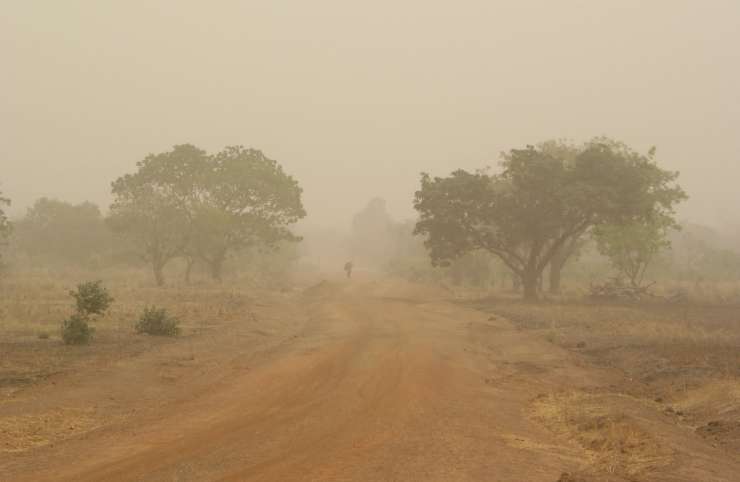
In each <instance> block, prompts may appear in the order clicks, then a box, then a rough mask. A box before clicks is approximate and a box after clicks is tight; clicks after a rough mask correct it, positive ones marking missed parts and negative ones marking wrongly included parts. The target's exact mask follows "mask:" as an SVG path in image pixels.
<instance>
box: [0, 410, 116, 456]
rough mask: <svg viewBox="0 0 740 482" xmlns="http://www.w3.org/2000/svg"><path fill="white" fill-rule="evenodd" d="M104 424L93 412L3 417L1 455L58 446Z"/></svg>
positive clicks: (79, 411) (54, 411)
mask: <svg viewBox="0 0 740 482" xmlns="http://www.w3.org/2000/svg"><path fill="white" fill-rule="evenodd" d="M107 421H108V422H109V420H107ZM101 423H102V421H101V418H100V417H97V416H96V415H95V413H94V410H92V409H89V410H76V409H57V410H52V411H47V412H44V413H41V414H34V415H19V416H11V417H3V418H0V440H1V441H2V445H0V453H2V452H5V453H19V452H24V451H26V450H29V449H33V448H36V447H42V446H44V445H49V444H52V443H56V442H59V441H61V440H65V439H68V438H71V437H74V436H76V435H78V434H80V433H84V432H87V431H89V430H92V429H94V428H95V427H96V426H98V425H100V424H101Z"/></svg>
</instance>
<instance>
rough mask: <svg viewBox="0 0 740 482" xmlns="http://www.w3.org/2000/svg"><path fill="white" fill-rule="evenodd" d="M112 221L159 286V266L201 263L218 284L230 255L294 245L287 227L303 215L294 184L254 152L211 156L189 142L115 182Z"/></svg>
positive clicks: (275, 165) (236, 149)
mask: <svg viewBox="0 0 740 482" xmlns="http://www.w3.org/2000/svg"><path fill="white" fill-rule="evenodd" d="M113 194H114V196H115V202H114V204H113V205H112V206H111V217H110V219H111V224H112V226H114V228H115V229H117V230H118V231H120V232H122V233H125V234H128V235H129V236H130V237H132V238H133V239H135V240H138V241H139V243H140V245H141V248H142V249H141V251H142V253H143V254H144V255H145V257H146V259H147V260H148V261H150V262H151V263H152V268H153V271H154V275H155V278H156V280H157V283H158V284H163V283H164V275H163V269H164V266H165V264H166V263H167V262H168V261H169V260H171V259H173V258H176V257H184V258H186V260H187V262H188V270H187V274H186V276H188V275H189V271H190V266H192V263H193V262H194V261H195V260H196V259H199V260H201V261H203V262H204V263H205V264H206V265H207V266H208V267H209V270H210V273H211V275H212V277H213V278H214V279H216V280H220V279H221V276H222V270H223V265H224V262H225V260H226V259H227V257H228V255H229V254H230V253H231V252H233V251H235V250H239V249H242V248H246V247H249V246H255V245H257V244H260V245H263V246H275V245H277V244H278V243H279V242H281V241H286V240H288V241H290V240H297V239H298V238H297V237H296V236H294V235H293V234H292V233H291V232H290V230H289V229H288V227H289V225H291V224H293V223H295V222H296V221H298V220H299V219H301V218H302V217H304V216H305V214H306V213H305V210H304V209H303V205H302V202H301V194H302V190H301V188H300V187H299V185H298V182H297V181H296V180H295V179H293V178H292V177H291V176H289V175H287V174H286V173H285V172H284V171H283V169H282V167H281V166H280V165H279V164H278V163H277V162H276V161H274V160H272V159H269V158H268V157H266V156H265V155H264V154H263V153H262V152H261V151H259V150H256V149H245V148H244V147H242V146H231V147H226V148H225V149H223V150H222V151H221V152H219V153H217V154H215V155H208V154H207V153H206V152H205V151H203V150H201V149H199V148H197V147H195V146H193V145H190V144H185V145H179V146H175V147H174V148H173V150H172V151H169V152H165V153H162V154H157V155H150V156H148V157H147V158H146V159H144V160H143V161H141V162H140V163H139V164H138V171H137V172H136V173H135V174H129V175H126V176H123V177H122V178H120V179H118V180H117V181H116V182H114V183H113Z"/></svg>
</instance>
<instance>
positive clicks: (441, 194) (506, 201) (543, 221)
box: [414, 138, 685, 299]
mask: <svg viewBox="0 0 740 482" xmlns="http://www.w3.org/2000/svg"><path fill="white" fill-rule="evenodd" d="M653 154H654V151H651V152H650V154H648V155H641V154H639V153H637V152H635V151H633V150H632V149H630V148H628V147H627V146H626V145H624V144H622V143H618V142H614V141H611V140H608V139H603V138H599V139H595V140H593V141H591V142H589V143H587V144H586V145H585V146H584V147H583V148H582V149H581V150H580V151H579V152H578V154H577V155H576V156H575V157H574V158H573V159H570V160H569V159H565V158H563V156H557V155H555V154H553V153H552V152H547V150H545V149H543V148H542V147H534V146H528V147H526V148H524V149H514V150H511V151H510V152H508V153H507V154H505V155H504V156H503V160H502V162H501V171H500V172H499V173H497V174H490V173H488V172H484V171H479V172H474V173H470V172H466V171H463V170H458V171H455V172H453V173H452V174H451V175H450V176H449V177H446V178H439V177H436V178H432V177H431V176H429V175H428V174H422V178H421V189H420V190H419V191H417V193H416V197H415V202H414V206H415V208H416V209H417V211H418V212H419V214H420V219H419V221H418V223H417V225H416V230H415V232H416V233H417V234H421V235H424V236H426V245H427V248H428V249H429V251H430V255H431V258H432V262H433V263H434V264H441V265H445V264H449V262H450V261H452V260H454V259H456V258H457V257H459V256H461V255H463V254H465V253H468V252H470V251H474V250H476V249H484V250H487V251H489V252H491V253H492V254H494V255H496V256H497V257H499V258H500V259H501V260H502V261H503V262H504V263H505V264H506V265H507V266H508V267H509V269H511V271H512V272H513V273H514V274H515V275H516V276H518V277H519V278H520V279H521V280H522V284H523V286H524V297H525V299H536V298H537V296H538V281H539V280H540V279H541V277H542V273H543V271H544V269H545V268H546V267H547V266H548V264H549V263H550V262H551V261H552V259H553V257H554V256H555V255H556V254H557V253H558V252H559V251H561V250H562V249H563V248H564V247H565V246H566V245H567V244H568V243H569V242H571V241H573V240H574V239H577V238H580V237H581V236H583V233H584V232H586V231H587V230H588V229H590V228H592V227H593V226H598V225H602V224H627V223H640V222H648V221H651V220H654V219H659V218H665V219H668V218H670V219H672V217H673V207H674V205H675V204H676V203H677V202H679V201H680V200H682V199H684V198H685V194H684V192H683V190H682V189H681V188H680V187H679V186H678V185H676V183H675V181H676V179H677V177H678V174H677V173H675V172H670V171H666V170H663V169H661V168H660V167H658V165H657V164H656V162H655V160H654V159H653Z"/></svg>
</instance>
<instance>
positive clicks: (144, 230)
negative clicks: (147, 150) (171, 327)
mask: <svg viewBox="0 0 740 482" xmlns="http://www.w3.org/2000/svg"><path fill="white" fill-rule="evenodd" d="M206 162H207V154H206V153H205V151H203V150H201V149H198V148H197V147H195V146H193V145H190V144H183V145H177V146H175V147H174V148H173V149H172V150H171V151H168V152H164V153H160V154H150V155H149V156H147V157H146V158H145V159H144V160H142V161H140V162H138V163H137V167H138V169H137V171H136V172H135V173H133V174H126V175H124V176H122V177H120V178H118V179H116V180H115V181H114V182H113V184H112V192H113V197H114V201H113V204H111V207H110V216H109V218H108V222H109V223H110V226H111V227H112V228H113V230H114V231H116V232H118V233H120V234H121V235H123V236H125V237H126V238H128V239H129V240H130V241H131V242H132V243H133V244H134V246H136V248H137V251H138V252H139V254H140V255H141V257H142V258H143V259H144V260H145V261H146V262H148V263H149V264H150V265H151V267H152V272H153V274H154V279H155V281H156V283H157V285H159V286H162V285H164V283H165V277H164V268H165V266H166V265H167V263H169V262H170V261H171V260H172V259H174V258H176V257H178V256H182V255H183V254H184V253H185V251H186V248H187V246H188V243H189V242H190V236H191V230H192V216H191V213H190V211H189V209H188V207H189V205H190V204H189V203H190V202H191V201H190V199H191V197H192V196H194V193H196V192H197V188H196V186H197V182H196V180H197V178H198V176H200V175H201V173H202V172H203V166H204V165H205V164H206Z"/></svg>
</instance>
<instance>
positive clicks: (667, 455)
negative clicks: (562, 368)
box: [533, 392, 674, 479]
mask: <svg viewBox="0 0 740 482" xmlns="http://www.w3.org/2000/svg"><path fill="white" fill-rule="evenodd" d="M613 399H614V396H610V395H592V394H585V393H578V392H570V393H566V394H551V395H543V396H541V397H538V399H537V400H535V402H534V405H533V412H534V415H535V417H536V418H538V419H539V420H540V421H542V423H544V424H545V425H546V426H547V427H548V428H550V429H551V430H552V431H553V432H555V433H558V434H560V435H562V436H564V437H567V438H569V439H571V440H576V441H577V442H578V444H579V445H580V446H581V447H582V448H583V449H584V451H585V452H586V454H587V455H588V458H589V462H590V464H589V465H591V466H592V467H594V468H595V469H596V470H597V471H599V472H603V473H607V474H613V475H618V476H620V477H625V478H627V479H635V478H637V477H639V476H641V475H643V474H646V473H650V472H652V471H654V470H656V469H657V468H660V467H662V466H666V465H668V464H669V463H670V462H671V460H672V458H673V455H674V454H673V451H672V450H671V449H670V448H668V447H666V446H664V445H662V444H661V443H660V442H659V441H658V440H657V439H655V437H653V436H652V435H651V434H650V431H649V429H646V428H644V427H643V426H641V424H640V422H639V420H638V419H637V418H635V417H633V416H632V415H628V414H627V413H626V412H625V411H622V409H621V407H620V405H621V404H619V403H614V400H613Z"/></svg>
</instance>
